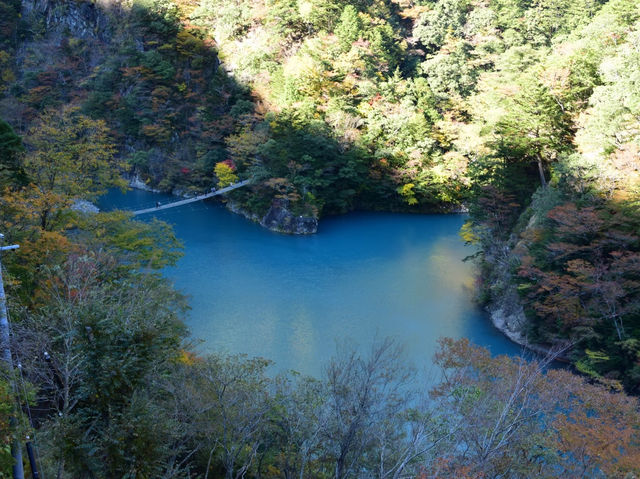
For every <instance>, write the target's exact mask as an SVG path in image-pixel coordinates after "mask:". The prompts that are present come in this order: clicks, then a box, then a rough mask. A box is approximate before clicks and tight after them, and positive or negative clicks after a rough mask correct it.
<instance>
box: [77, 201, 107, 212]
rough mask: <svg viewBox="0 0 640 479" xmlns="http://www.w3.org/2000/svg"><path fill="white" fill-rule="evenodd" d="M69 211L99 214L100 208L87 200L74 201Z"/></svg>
mask: <svg viewBox="0 0 640 479" xmlns="http://www.w3.org/2000/svg"><path fill="white" fill-rule="evenodd" d="M71 209H72V210H73V211H77V212H79V213H85V214H95V213H100V208H98V207H97V206H96V205H94V204H93V203H91V202H90V201H87V200H75V201H74V202H73V204H72V205H71Z"/></svg>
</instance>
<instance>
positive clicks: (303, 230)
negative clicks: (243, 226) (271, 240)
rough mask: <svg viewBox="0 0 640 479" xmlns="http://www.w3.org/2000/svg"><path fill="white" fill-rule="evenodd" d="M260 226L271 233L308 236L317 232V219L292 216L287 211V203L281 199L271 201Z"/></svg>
mask: <svg viewBox="0 0 640 479" xmlns="http://www.w3.org/2000/svg"><path fill="white" fill-rule="evenodd" d="M260 224H261V225H262V226H264V227H265V228H268V229H270V230H272V231H278V232H280V233H287V234H295V235H308V234H313V233H315V232H316V231H318V218H315V217H313V216H302V215H294V214H293V213H292V212H291V211H290V210H289V205H288V201H286V200H283V199H276V200H273V203H272V204H271V207H270V208H269V211H267V214H266V215H264V217H263V218H262V220H261V221H260Z"/></svg>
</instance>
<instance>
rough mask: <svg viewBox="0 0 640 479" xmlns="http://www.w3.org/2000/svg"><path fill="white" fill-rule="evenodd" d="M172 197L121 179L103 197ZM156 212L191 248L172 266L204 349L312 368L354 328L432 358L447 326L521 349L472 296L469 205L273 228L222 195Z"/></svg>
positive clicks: (124, 200) (128, 201) (504, 349)
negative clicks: (290, 231)
mask: <svg viewBox="0 0 640 479" xmlns="http://www.w3.org/2000/svg"><path fill="white" fill-rule="evenodd" d="M169 200H171V198H170V197H168V196H166V195H157V194H153V193H149V192H144V191H138V190H134V191H131V192H129V193H127V194H126V195H123V194H121V193H120V192H117V191H116V192H111V193H110V194H109V195H107V196H106V197H105V198H103V201H102V204H101V206H102V207H103V208H105V209H112V208H123V209H136V208H140V207H149V206H150V205H153V204H154V203H155V201H161V202H164V201H169ZM174 200H175V199H174ZM152 216H153V215H145V217H146V218H150V217H152ZM155 216H156V217H157V218H159V219H162V220H164V221H166V222H168V223H170V224H172V225H173V226H174V228H175V232H176V234H177V236H178V237H179V238H180V239H181V241H182V242H183V243H184V246H185V250H184V251H185V255H184V257H183V258H182V259H181V260H180V261H179V263H178V265H177V266H176V267H171V268H167V269H166V270H165V271H164V274H165V275H166V276H167V277H168V278H170V279H171V280H173V281H174V283H175V286H176V287H177V288H178V289H180V290H182V291H183V292H185V293H187V294H188V295H189V297H190V305H191V307H192V309H191V311H190V312H189V315H188V318H187V325H188V327H189V329H190V331H191V334H192V336H193V338H195V339H197V340H199V341H201V343H200V344H199V346H198V349H199V350H200V351H203V352H204V351H225V352H230V353H244V354H247V355H249V356H261V357H264V358H268V359H271V360H273V361H275V363H276V369H277V370H284V369H294V370H297V371H300V372H302V373H307V374H318V373H319V372H320V370H321V367H322V364H323V363H324V362H326V360H327V359H328V358H330V357H331V355H332V354H333V353H334V352H335V348H336V341H342V340H345V339H346V340H352V341H354V342H357V343H359V344H370V343H371V341H372V340H373V338H375V337H376V336H377V337H383V336H392V337H394V338H397V340H399V341H400V342H402V343H403V344H404V345H405V348H406V352H407V355H408V356H409V357H410V359H411V360H412V361H413V362H414V363H415V364H416V365H417V366H419V367H420V368H426V369H428V366H429V364H430V362H431V360H430V358H431V357H432V356H433V353H434V351H435V350H436V347H437V344H436V341H437V339H438V338H439V337H441V336H450V337H455V338H459V337H467V338H470V339H471V340H472V341H474V342H475V343H477V344H480V345H483V346H486V347H488V348H490V350H491V351H492V352H493V353H494V354H503V353H509V354H514V353H518V352H519V348H518V347H517V346H515V345H513V344H512V343H511V342H509V341H508V340H507V339H506V338H505V337H504V336H503V335H502V334H501V333H500V332H498V331H497V330H495V329H494V328H493V326H492V325H491V322H490V321H489V319H488V318H487V316H486V314H484V313H483V312H482V311H480V310H479V309H478V308H477V307H476V306H475V305H474V304H473V301H472V289H473V283H474V276H473V266H472V265H471V264H469V263H465V262H463V261H462V259H463V258H464V257H466V256H467V255H469V254H471V253H472V252H473V251H472V249H471V248H470V247H468V246H465V245H464V244H463V242H462V240H461V239H460V238H459V236H458V230H459V229H460V226H461V225H462V223H463V221H464V217H463V216H462V215H420V216H419V215H404V214H387V213H352V214H348V215H345V216H340V217H332V218H326V219H323V220H322V221H321V222H320V227H319V229H318V233H317V234H315V235H312V236H286V235H281V234H277V233H272V232H270V231H267V230H265V229H263V228H262V227H260V226H259V225H257V224H254V223H252V222H250V221H248V220H246V219H244V218H243V217H241V216H238V215H234V214H232V213H230V212H228V211H227V210H226V209H225V208H224V207H222V206H221V205H220V204H218V203H214V202H206V203H205V202H199V203H193V204H191V205H185V206H181V207H177V208H173V209H169V210H165V211H161V212H158V213H155ZM140 218H144V217H142V216H141V217H140Z"/></svg>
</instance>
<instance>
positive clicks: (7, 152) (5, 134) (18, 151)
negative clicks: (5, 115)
mask: <svg viewBox="0 0 640 479" xmlns="http://www.w3.org/2000/svg"><path fill="white" fill-rule="evenodd" d="M23 152H24V146H23V145H22V138H20V137H19V136H18V135H16V134H15V132H14V131H13V128H11V125H9V124H8V123H7V122H6V121H4V120H2V119H0V187H2V188H4V187H6V186H17V185H21V184H22V185H24V184H25V181H26V176H25V172H24V170H23V168H22V165H21V161H20V160H21V155H22V153H23Z"/></svg>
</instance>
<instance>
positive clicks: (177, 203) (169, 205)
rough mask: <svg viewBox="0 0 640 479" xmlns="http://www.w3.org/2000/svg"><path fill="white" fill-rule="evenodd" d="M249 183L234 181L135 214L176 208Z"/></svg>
mask: <svg viewBox="0 0 640 479" xmlns="http://www.w3.org/2000/svg"><path fill="white" fill-rule="evenodd" d="M247 184H249V180H244V181H240V182H238V183H234V184H233V185H229V186H226V187H224V188H221V189H219V190H216V191H214V192H212V193H207V194H205V195H199V196H194V197H193V198H187V199H185V200H179V201H174V202H172V203H166V204H164V205H160V206H157V207H153V208H145V209H144V210H138V211H134V212H133V216H138V215H142V214H144V213H152V212H154V211H162V210H167V209H169V208H175V207H176V206H182V205H188V204H189V203H195V202H196V201H201V200H206V199H207V198H212V197H214V196H217V195H222V194H224V193H227V192H229V191H232V190H235V189H236V188H241V187H243V186H245V185H247Z"/></svg>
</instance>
